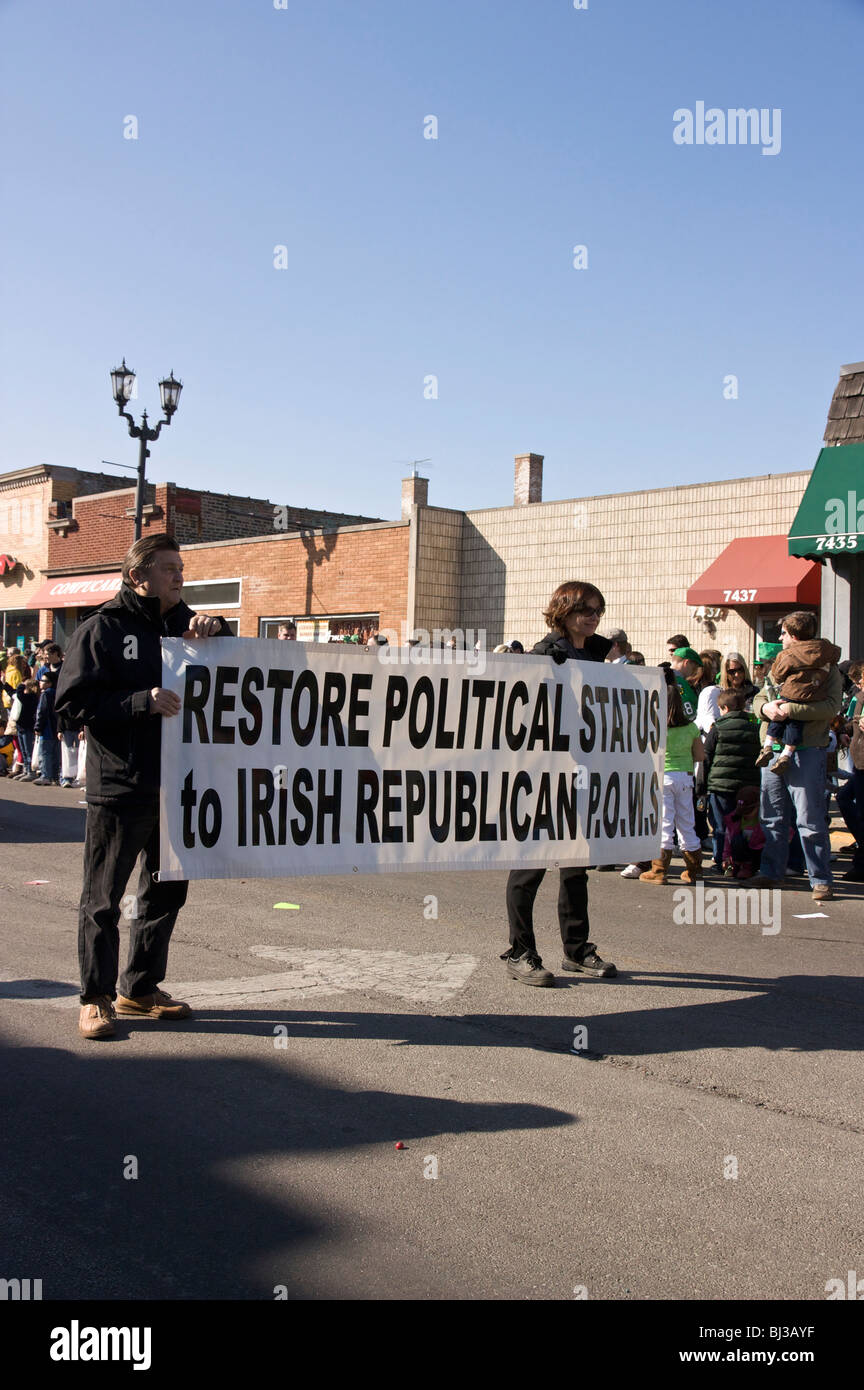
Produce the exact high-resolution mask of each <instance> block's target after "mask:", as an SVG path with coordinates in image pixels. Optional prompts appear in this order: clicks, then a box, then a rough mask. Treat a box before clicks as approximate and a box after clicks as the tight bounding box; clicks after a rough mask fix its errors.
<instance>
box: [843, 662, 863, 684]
mask: <svg viewBox="0 0 864 1390" xmlns="http://www.w3.org/2000/svg"><path fill="white" fill-rule="evenodd" d="M847 674H848V676H849V679H850V681H851V682H852V684H853V685H860V684H861V677H862V676H864V661H853V662H852V663H851V664H850V666H849V670H848V672H847Z"/></svg>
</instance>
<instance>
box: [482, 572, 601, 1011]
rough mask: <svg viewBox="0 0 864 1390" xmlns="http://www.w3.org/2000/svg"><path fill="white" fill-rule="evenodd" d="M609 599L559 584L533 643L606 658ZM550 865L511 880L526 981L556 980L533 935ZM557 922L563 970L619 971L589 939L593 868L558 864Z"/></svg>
mask: <svg viewBox="0 0 864 1390" xmlns="http://www.w3.org/2000/svg"><path fill="white" fill-rule="evenodd" d="M605 608H606V602H605V599H604V598H603V595H602V594H601V593H600V590H599V589H597V588H595V587H594V585H593V584H588V583H585V582H583V581H582V580H570V581H569V582H568V583H566V584H561V585H559V587H558V588H557V589H556V590H555V592H554V594H553V595H552V597H551V599H550V600H549V606H548V608H547V609H546V611H545V613H544V614H543V617H544V618H545V620H546V622H547V623H548V625H549V627H550V628H551V631H550V632H548V633H547V634H546V636H545V637H544V638H543V639H542V640H541V641H540V642H538V643H537V645H536V646H535V647H534V648H533V649H532V650H533V652H534V653H535V654H536V655H538V656H551V658H552V660H553V661H555V662H556V663H557V664H559V665H560V664H561V662H563V661H568V660H574V661H600V662H602V661H605V659H606V655H607V653H608V652H609V649H610V648H611V646H612V643H611V642H609V641H608V640H607V639H606V638H605V637H600V636H599V635H598V634H597V625H598V624H599V622H600V619H601V618H602V616H603V613H604V611H605ZM545 872H546V870H545V869H524V870H523V869H517V870H514V872H513V873H511V874H510V876H509V878H508V880H507V917H508V921H509V925H510V949H509V950H507V951H505V952H504V954H503V956H502V957H501V959H502V960H503V961H505V962H506V969H507V974H508V975H509V976H510V977H511V978H512V979H514V980H518V981H519V983H520V984H523V985H539V986H549V985H554V983H555V976H554V975H553V974H552V972H551V971H549V970H545V969H544V968H543V962H542V960H541V959H540V956H539V955H538V953H537V945H536V942H535V940H534V925H533V908H534V899H535V898H536V896H537V889H538V888H539V887H540V884H541V883H542V881H543V875H544V874H545ZM558 872H559V875H560V886H559V890H558V924H559V927H560V929H561V940H562V942H563V945H564V959H563V961H562V962H561V968H562V970H568V971H574V972H578V973H581V974H584V975H594V976H596V977H597V978H600V979H604V978H609V977H610V976H613V975H616V974H617V973H618V972H617V971H616V969H615V966H614V965H611V964H610V963H609V962H608V961H604V960H601V959H600V957H599V956H598V954H597V951H596V950H595V947H594V944H593V942H591V941H589V940H588V931H589V927H588V871H587V869H577V868H572V869H559V871H558Z"/></svg>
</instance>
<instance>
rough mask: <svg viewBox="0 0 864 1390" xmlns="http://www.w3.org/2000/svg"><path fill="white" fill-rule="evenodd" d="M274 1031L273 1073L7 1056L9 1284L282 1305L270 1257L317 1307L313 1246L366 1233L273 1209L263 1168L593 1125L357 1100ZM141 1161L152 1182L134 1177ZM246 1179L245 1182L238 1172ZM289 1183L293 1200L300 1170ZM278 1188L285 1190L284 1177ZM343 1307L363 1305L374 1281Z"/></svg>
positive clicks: (243, 1063) (97, 1052) (88, 1054)
mask: <svg viewBox="0 0 864 1390" xmlns="http://www.w3.org/2000/svg"><path fill="white" fill-rule="evenodd" d="M268 1021H272V1020H270V1018H269V1016H268ZM234 1031H237V1030H236V1029H235V1030H234ZM258 1031H260V1032H261V1033H262V1034H263V1036H262V1045H263V1046H264V1047H267V1046H268V1038H267V1035H268V1034H269V1035H270V1037H269V1057H268V1059H267V1060H266V1061H264V1060H262V1061H260V1062H259V1061H249V1060H246V1059H237V1058H219V1057H198V1058H194V1059H193V1058H183V1059H178V1058H176V1057H173V1058H161V1057H158V1058H152V1059H146V1060H143V1059H141V1058H140V1057H135V1058H132V1057H128V1056H126V1057H124V1055H123V1049H122V1046H120V1047H118V1046H115V1045H113V1044H111V1043H100V1044H98V1045H97V1044H87V1043H82V1048H83V1049H85V1050H84V1051H82V1052H80V1053H79V1052H71V1051H69V1052H67V1051H64V1050H60V1049H56V1048H44V1049H43V1048H26V1047H25V1048H14V1047H11V1048H10V1047H7V1048H4V1050H3V1057H2V1059H0V1109H2V1113H3V1114H5V1115H6V1116H7V1117H12V1116H14V1122H13V1121H11V1120H10V1119H9V1118H7V1123H6V1125H5V1133H4V1141H3V1145H2V1148H0V1249H2V1250H3V1251H4V1252H5V1255H4V1259H5V1267H4V1270H3V1274H4V1276H5V1277H10V1276H12V1275H13V1274H15V1273H16V1271H20V1273H19V1275H18V1277H30V1278H41V1279H43V1282H44V1291H43V1297H44V1298H45V1299H46V1300H47V1299H96V1298H135V1299H196V1298H200V1299H238V1298H241V1299H255V1298H260V1299H272V1298H273V1288H274V1283H275V1282H276V1280H275V1279H273V1278H272V1277H271V1278H270V1280H269V1282H267V1280H266V1279H265V1276H263V1275H261V1274H260V1269H261V1267H262V1264H263V1263H264V1262H265V1261H266V1260H267V1259H268V1257H269V1260H270V1267H271V1268H278V1270H279V1276H278V1282H279V1283H281V1284H284V1285H286V1286H287V1290H288V1296H289V1298H293V1299H297V1298H304V1297H306V1296H308V1295H307V1294H306V1291H305V1290H304V1282H303V1254H304V1247H306V1246H307V1244H308V1242H310V1241H314V1242H317V1243H321V1242H322V1241H336V1242H339V1243H340V1244H341V1242H342V1238H343V1237H344V1241H345V1243H346V1245H347V1246H350V1242H351V1241H352V1239H355V1238H356V1228H357V1220H356V1217H355V1218H352V1224H351V1229H350V1230H346V1231H343V1230H342V1229H341V1226H340V1219H339V1217H338V1215H334V1214H333V1211H332V1206H331V1207H329V1208H328V1206H327V1204H326V1200H325V1198H324V1197H323V1196H322V1202H321V1205H320V1207H315V1208H314V1209H313V1208H310V1209H306V1208H304V1207H303V1206H300V1205H298V1204H297V1202H296V1199H295V1200H292V1197H291V1195H290V1186H289V1191H288V1194H287V1195H286V1196H284V1197H280V1198H279V1200H278V1201H276V1200H271V1199H269V1198H268V1196H267V1195H263V1194H262V1193H261V1192H256V1191H255V1190H254V1188H253V1183H254V1182H255V1180H256V1178H257V1177H258V1176H260V1167H261V1159H262V1157H263V1158H268V1159H276V1160H279V1159H285V1160H290V1158H291V1157H292V1155H293V1156H296V1155H301V1154H302V1155H307V1154H312V1153H318V1154H325V1155H327V1154H330V1155H332V1154H333V1153H334V1152H336V1151H339V1150H355V1149H358V1148H362V1147H364V1146H365V1147H368V1148H370V1149H373V1150H374V1149H375V1148H378V1147H380V1146H384V1147H385V1148H386V1149H388V1150H390V1151H392V1149H393V1145H394V1141H395V1140H396V1139H401V1140H403V1141H405V1143H406V1144H408V1145H409V1146H410V1144H411V1141H413V1140H417V1141H418V1142H420V1141H425V1139H426V1138H427V1137H428V1136H432V1135H440V1134H442V1133H449V1134H466V1133H475V1134H476V1133H504V1132H505V1131H513V1130H526V1129H531V1130H544V1129H548V1128H556V1127H561V1126H567V1125H572V1124H575V1123H576V1122H577V1121H576V1118H575V1117H574V1116H573V1115H571V1114H568V1113H567V1112H565V1111H562V1110H555V1109H551V1108H549V1107H547V1106H541V1105H531V1104H521V1103H520V1104H509V1103H506V1104H505V1103H502V1104H498V1103H474V1102H470V1101H458V1100H448V1099H437V1098H433V1097H430V1096H423V1095H411V1094H399V1093H394V1094H391V1093H388V1092H384V1091H376V1090H370V1091H357V1092H351V1091H346V1090H343V1089H342V1088H340V1087H338V1086H333V1085H326V1084H322V1083H321V1082H320V1081H318V1080H315V1079H311V1078H310V1077H309V1076H306V1075H304V1074H302V1073H301V1072H300V1070H299V1068H298V1067H297V1065H296V1063H295V1062H294V1061H293V1059H292V1058H291V1055H290V1052H287V1051H277V1052H275V1053H274V1050H273V1048H272V1028H269V1029H268V1028H262V1027H261V1026H260V1025H259V1030H258ZM88 1048H89V1051H88V1050H86V1049H88ZM130 1156H134V1157H135V1158H136V1159H137V1163H138V1178H137V1180H135V1179H126V1178H124V1176H123V1173H124V1165H126V1164H127V1163H128V1159H129V1157H130ZM391 1156H392V1158H393V1160H394V1161H396V1162H398V1161H399V1156H398V1155H395V1154H392V1155H391ZM375 1157H376V1155H375V1154H374V1152H373V1154H371V1155H367V1154H362V1153H361V1154H360V1155H359V1156H357V1160H356V1161H357V1162H358V1163H361V1164H362V1163H364V1162H368V1161H369V1160H370V1159H374V1158H375ZM241 1163H242V1164H243V1165H244V1168H243V1175H242V1181H237V1182H235V1181H232V1179H231V1176H230V1175H226V1174H225V1171H224V1169H225V1167H226V1165H231V1164H241ZM275 1176H276V1178H277V1179H278V1181H279V1182H280V1183H281V1182H283V1181H284V1182H285V1184H286V1186H288V1185H289V1184H290V1179H291V1171H290V1168H286V1167H284V1166H283V1167H282V1168H281V1170H278V1172H277V1173H276V1174H275ZM266 1181H267V1187H268V1188H269V1190H272V1186H273V1183H274V1170H273V1168H272V1167H270V1168H269V1169H268V1172H267V1175H266ZM346 1205H349V1206H350V1203H348V1202H347V1200H346ZM10 1260H11V1262H12V1264H14V1269H13V1268H12V1267H11V1266H10ZM283 1260H284V1264H283V1263H280V1261H283ZM256 1270H257V1271H258V1272H257V1273H255V1272H253V1271H256ZM344 1296H345V1297H360V1298H362V1297H364V1294H363V1275H362V1271H360V1270H358V1272H357V1279H356V1283H355V1284H354V1286H353V1287H351V1288H346V1289H345V1290H344Z"/></svg>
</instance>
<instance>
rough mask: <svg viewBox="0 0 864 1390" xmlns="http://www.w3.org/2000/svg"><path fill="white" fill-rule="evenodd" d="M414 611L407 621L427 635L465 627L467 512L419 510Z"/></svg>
mask: <svg viewBox="0 0 864 1390" xmlns="http://www.w3.org/2000/svg"><path fill="white" fill-rule="evenodd" d="M415 517H416V521H415V525H416V526H417V541H416V554H417V562H416V570H415V576H414V612H413V615H412V614H409V617H408V621H409V624H410V626H412V627H413V628H424V629H425V630H426V631H427V632H430V633H431V632H434V631H435V630H436V629H439V630H443V629H445V628H450V629H452V628H457V627H464V626H465V624H464V623H463V622H462V617H461V612H462V605H461V592H462V564H463V545H464V522H465V513H464V512H456V511H449V510H447V509H445V508H443V507H418V508H417V510H416V512H415Z"/></svg>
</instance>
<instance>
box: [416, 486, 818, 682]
mask: <svg viewBox="0 0 864 1390" xmlns="http://www.w3.org/2000/svg"><path fill="white" fill-rule="evenodd" d="M809 478H810V473H809V472H806V471H805V472H800V473H783V474H775V475H773V476H772V475H766V476H763V477H756V478H736V479H733V480H731V481H729V482H717V483H694V484H691V485H689V486H686V487H675V488H656V489H650V490H646V491H644V492H626V493H618V494H612V495H604V496H594V497H581V498H573V499H571V500H569V501H566V502H542V503H537V504H534V505H532V506H528V507H525V506H521V507H498V508H494V509H489V510H484V511H474V512H468V513H467V514H466V516H465V524H464V533H463V559H462V575H461V591H460V593H461V597H460V603H459V610H458V611H459V613H460V615H461V618H460V625H461V626H465V627H475V628H477V627H486V628H487V631H488V641H489V643H490V645H492V644H494V643H496V642H499V641H503V640H506V639H508V638H512V637H518V638H519V639H520V640H521V641H522V642H524V643H525V645H526V647H527V646H528V645H529V644H531V643H533V642H536V641H537V640H538V639H539V638H540V637H542V636H543V633H544V632H545V630H546V629H545V624H544V622H543V618H542V610H543V608H544V607H545V605H546V602H547V600H548V598H549V595H550V594H551V593H552V591H553V590H554V589H555V588H557V586H558V585H559V584H561V583H563V582H564V581H565V580H567V579H587V580H590V581H591V583H593V584H596V585H597V587H598V588H599V589H600V590H601V592H602V593H603V595H604V597H605V599H606V614H605V617H604V619H603V622H602V624H601V628H600V630H601V631H603V630H604V629H605V628H609V627H623V628H624V630H625V631H626V632H627V634H628V636H629V638H630V641H631V642H632V644H633V646H634V647H635V648H637V649H638V650H639V651H642V652H644V654H645V658H646V660H647V661H648V663H649V664H654V663H656V662H658V661H661V660H663V659H665V656H666V647H665V641H666V638H667V637H668V636H669V635H670V633H673V632H678V631H681V632H686V633H687V634H688V636H689V637H690V640H691V641H692V642H693V644H694V646H696V647H698V648H703V647H717V648H719V649H720V650H721V651H724V652H725V651H728V650H732V649H738V650H740V651H742V652H743V654H744V656H745V657H746V658H747V660H748V661H751V660H752V658H753V655H754V653H755V640H756V637H755V622H756V614H757V610H756V609H755V608H753V607H751V608H728V609H727V610H726V618H725V620H722V621H718V622H717V624H716V631H715V634H714V635H713V636H711V635H710V634H709V633H708V632H706V631H705V628H704V624H700V623H698V622H696V620H695V618H694V610H693V609H691V608H689V607H688V605H687V602H686V594H687V589H688V588H689V587H690V585H691V584H693V583H694V582H695V580H697V579H698V578H699V576H700V575H701V574H702V573H703V572H704V571H705V570H706V569H707V568H708V566H709V565H710V564H712V563H713V561H714V560H716V559H717V557H718V555H719V554H720V553H721V551H722V550H723V549H724V548H725V547H726V546H727V545H728V544H729V542H730V541H733V540H735V539H736V538H738V537H745V536H769V535H785V534H787V532H788V531H789V528H790V526H791V524H792V520H793V518H794V516H795V512H796V510H797V508H798V505H799V503H800V501H801V498H802V496H803V493H804V489H805V487H806V485H807V482H808V481H809ZM425 520H426V511H425V510H423V511H421V526H422V525H423V524H424V523H425ZM439 534H440V528H439V529H438V531H436V537H437V536H438V535H439ZM421 535H422V531H421ZM428 553H429V554H430V556H431V555H432V554H434V553H436V545H435V543H430V548H429V552H428ZM451 570H452V566H451ZM419 583H420V579H419V576H418V585H419ZM742 583H743V579H742ZM431 584H432V581H431V579H430V580H425V578H424V580H423V586H424V592H426V591H428V590H429V588H430V586H431ZM428 609H429V611H432V609H433V605H432V603H431V601H430V602H429V603H428Z"/></svg>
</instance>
